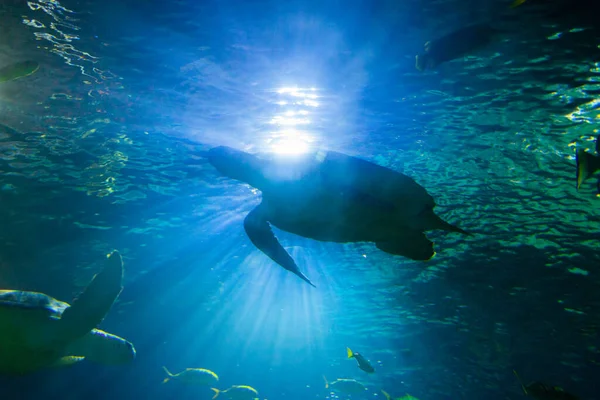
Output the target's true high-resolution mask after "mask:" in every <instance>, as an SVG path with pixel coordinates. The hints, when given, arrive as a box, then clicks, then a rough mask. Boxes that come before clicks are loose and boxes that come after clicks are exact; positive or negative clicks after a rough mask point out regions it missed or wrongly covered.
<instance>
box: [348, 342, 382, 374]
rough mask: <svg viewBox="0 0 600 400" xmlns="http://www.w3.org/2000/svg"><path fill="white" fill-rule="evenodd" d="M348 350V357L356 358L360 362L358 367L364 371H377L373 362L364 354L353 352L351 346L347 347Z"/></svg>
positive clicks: (370, 372)
mask: <svg viewBox="0 0 600 400" xmlns="http://www.w3.org/2000/svg"><path fill="white" fill-rule="evenodd" d="M346 352H347V353H348V358H354V359H356V362H357V363H358V368H360V369H362V370H363V371H365V372H367V373H369V374H372V373H373V372H375V368H373V366H372V365H371V363H370V362H369V361H367V359H366V358H365V357H363V355H362V354H360V353H355V352H353V351H352V350H350V347H346Z"/></svg>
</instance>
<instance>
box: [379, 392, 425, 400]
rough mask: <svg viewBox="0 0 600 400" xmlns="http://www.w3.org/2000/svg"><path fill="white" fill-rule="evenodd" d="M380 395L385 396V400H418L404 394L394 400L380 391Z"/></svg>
mask: <svg viewBox="0 0 600 400" xmlns="http://www.w3.org/2000/svg"><path fill="white" fill-rule="evenodd" d="M381 393H383V395H384V396H385V398H386V400H419V399H417V398H416V397H414V396H411V395H410V394H405V395H404V396H402V397H398V398H396V399H394V398H393V397H392V396H390V395H389V394H388V393H387V392H386V391H385V390H382V391H381Z"/></svg>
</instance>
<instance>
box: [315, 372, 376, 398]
mask: <svg viewBox="0 0 600 400" xmlns="http://www.w3.org/2000/svg"><path fill="white" fill-rule="evenodd" d="M323 379H324V380H325V389H331V390H333V391H336V392H340V393H344V394H359V393H364V391H365V390H367V388H366V387H365V386H364V385H363V384H362V383H360V382H359V381H357V380H354V379H346V378H340V379H336V380H335V381H333V382H331V383H329V382H327V378H325V376H324V375H323Z"/></svg>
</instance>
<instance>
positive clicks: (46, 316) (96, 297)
mask: <svg viewBox="0 0 600 400" xmlns="http://www.w3.org/2000/svg"><path fill="white" fill-rule="evenodd" d="M122 279H123V261H122V259H121V256H120V255H119V253H118V252H116V251H114V252H112V253H111V254H110V255H109V256H108V258H107V259H106V262H105V265H104V268H103V269H102V271H100V272H99V273H98V274H97V275H95V276H94V278H93V279H92V281H91V282H90V284H89V285H88V286H87V287H86V288H85V290H84V291H83V292H82V293H81V294H80V295H79V297H78V298H76V299H75V300H74V301H73V302H72V304H71V305H69V304H67V303H65V302H62V301H59V300H56V299H55V298H53V297H50V296H48V295H47V294H44V293H38V292H27V291H20V290H0V372H2V373H11V374H24V373H29V372H33V371H36V370H39V369H42V368H46V367H52V366H63V365H71V364H74V363H76V362H79V361H81V360H84V359H87V360H90V361H93V362H97V363H100V364H107V365H118V364H125V363H128V362H131V361H132V360H133V359H134V358H135V349H134V347H133V345H132V344H131V343H130V342H128V341H127V340H125V339H123V338H120V337H118V336H115V335H112V334H110V333H107V332H104V331H102V330H100V329H96V326H97V325H98V324H99V323H100V322H101V321H102V320H103V319H104V317H105V316H106V314H107V313H108V311H109V310H110V308H111V306H112V304H113V303H114V301H115V300H116V298H117V297H118V296H119V294H120V293H121V290H122V288H123V286H122Z"/></svg>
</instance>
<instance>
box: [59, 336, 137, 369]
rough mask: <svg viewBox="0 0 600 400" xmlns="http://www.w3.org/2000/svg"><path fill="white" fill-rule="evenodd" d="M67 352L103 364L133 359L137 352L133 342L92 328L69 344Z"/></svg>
mask: <svg viewBox="0 0 600 400" xmlns="http://www.w3.org/2000/svg"><path fill="white" fill-rule="evenodd" d="M65 354H77V355H80V356H83V357H85V359H86V360H88V361H92V362H95V363H98V364H103V365H121V364H127V363H130V362H131V361H133V360H134V359H135V354H136V352H135V348H134V347H133V344H132V343H131V342H129V341H127V340H125V339H123V338H122V337H119V336H116V335H112V334H110V333H107V332H104V331H103V330H100V329H92V330H91V331H90V332H88V333H87V334H85V335H84V336H82V337H80V338H79V339H77V340H75V341H73V342H72V343H71V344H69V346H68V347H67V348H66V349H65Z"/></svg>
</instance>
